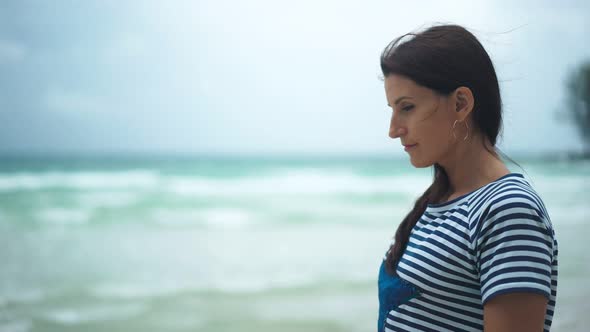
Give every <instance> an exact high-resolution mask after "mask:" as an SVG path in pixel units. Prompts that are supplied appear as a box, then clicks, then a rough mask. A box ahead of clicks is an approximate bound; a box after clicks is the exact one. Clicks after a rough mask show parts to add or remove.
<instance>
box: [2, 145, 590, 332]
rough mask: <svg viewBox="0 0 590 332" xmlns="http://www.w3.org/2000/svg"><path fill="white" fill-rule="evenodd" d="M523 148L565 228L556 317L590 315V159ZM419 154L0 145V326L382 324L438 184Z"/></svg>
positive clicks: (323, 327)
mask: <svg viewBox="0 0 590 332" xmlns="http://www.w3.org/2000/svg"><path fill="white" fill-rule="evenodd" d="M511 157H512V158H513V159H516V160H517V161H518V162H519V164H520V165H521V166H522V168H523V169H521V168H519V167H518V166H516V165H514V164H511V163H508V164H507V165H508V166H509V168H510V169H511V170H512V171H513V172H518V173H523V174H524V175H525V178H527V180H529V181H530V182H531V184H532V185H533V187H534V188H535V189H536V190H537V191H538V192H539V194H540V195H541V197H542V198H543V199H544V201H545V204H546V206H547V209H548V211H549V214H550V217H551V220H552V222H553V225H554V228H555V231H556V234H557V239H558V242H559V287H558V296H557V308H556V312H555V318H554V321H553V329H552V331H587V329H588V326H590V315H588V313H589V312H590V301H589V300H588V299H590V285H589V284H588V283H587V282H588V280H590V250H588V248H587V246H586V245H587V244H588V242H587V241H588V239H589V236H590V218H589V217H590V204H589V203H588V202H589V198H590V162H589V161H575V162H574V161H566V160H554V161H548V160H541V159H519V158H515V157H514V156H511ZM431 178H432V171H431V169H414V168H413V167H412V166H411V165H410V164H409V162H408V160H407V158H399V159H393V158H377V157H371V158H369V157H348V158H344V157H342V158H327V157H324V158H297V157H289V158H286V157H285V158H278V157H274V158H273V157H266V158H263V157H260V158H254V157H249V158H246V157H241V158H238V157H235V158H230V157H226V158H221V157H216V158H205V157H202V158H197V157H195V158H188V157H160V158H156V157H151V158H150V157H143V158H140V157H134V158H122V157H112V158H109V157H103V158H97V157H95V158H89V157H87V158H81V157H78V158H74V157H71V158H67V157H62V158H57V157H53V158H16V157H13V158H7V157H4V158H3V159H0V243H1V250H0V332H19V331H22V332H24V331H27V332H29V331H30V332H37V331H39V332H40V331H44V332H45V331H60V332H66V331H86V332H92V331H109V332H111V331H170V332H175V331H192V332H194V331H203V332H204V331H207V332H224V331H236V330H239V331H260V332H264V331H282V332H285V331H306V332H314V331H318V332H319V331H332V332H335V331H342V332H344V331H351V332H352V331H354V332H358V331H361V332H362V331H367V332H368V331H375V330H376V326H377V316H378V313H377V311H378V300H377V272H378V268H379V264H380V261H381V259H382V257H383V254H384V253H385V251H386V250H387V248H388V246H389V243H390V242H391V237H392V236H393V234H394V232H395V229H396V226H397V225H398V223H399V221H400V220H401V219H402V218H403V217H404V216H405V214H406V213H407V212H408V211H409V208H410V207H411V205H412V203H413V202H414V200H415V199H416V198H417V196H418V195H419V194H421V193H422V192H423V191H424V190H425V188H426V187H427V186H428V185H429V183H430V182H431Z"/></svg>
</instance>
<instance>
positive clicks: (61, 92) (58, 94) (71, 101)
mask: <svg viewBox="0 0 590 332" xmlns="http://www.w3.org/2000/svg"><path fill="white" fill-rule="evenodd" d="M43 103H44V105H43V106H44V107H43V108H45V109H47V110H49V111H52V112H57V113H64V114H73V115H76V114H79V115H84V114H88V113H100V112H104V111H105V107H104V102H103V101H102V100H101V99H100V98H98V97H96V96H93V95H90V94H86V93H83V92H77V91H67V90H65V89H61V88H51V89H49V90H48V91H47V92H46V94H45V98H44V99H43Z"/></svg>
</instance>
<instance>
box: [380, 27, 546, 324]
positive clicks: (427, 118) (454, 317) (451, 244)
mask: <svg viewBox="0 0 590 332" xmlns="http://www.w3.org/2000/svg"><path fill="white" fill-rule="evenodd" d="M381 69H382V71H383V75H384V81H385V93H386V97H387V102H388V105H389V106H390V107H391V108H392V109H393V113H392V117H391V123H390V129H389V136H390V137H391V138H399V139H400V141H401V144H402V145H404V146H405V150H406V151H407V153H408V154H409V157H410V161H411V163H412V165H414V166H415V167H428V166H431V165H432V166H433V171H434V179H433V183H432V184H431V185H430V187H428V188H427V189H426V191H425V192H424V194H423V195H422V196H421V197H420V198H418V199H417V200H416V203H415V205H414V207H413V209H412V210H411V211H410V212H409V213H408V215H407V216H406V217H405V218H404V219H403V221H402V222H401V224H400V225H399V227H398V229H397V231H396V233H395V238H394V241H393V242H392V245H391V247H390V248H389V250H388V251H387V253H386V255H385V258H384V259H383V262H382V265H381V269H380V273H379V283H378V284H379V301H380V311H379V320H378V330H379V331H380V332H381V331H482V330H485V331H486V332H490V331H502V332H509V331H518V332H526V331H535V332H538V331H542V330H544V331H549V329H550V327H551V321H552V318H553V312H554V308H555V299H556V294H557V293H556V291H557V241H556V239H555V233H554V231H553V226H552V224H551V221H550V219H549V215H548V213H547V211H546V209H545V206H544V204H543V201H542V200H541V198H540V197H539V195H538V194H537V193H536V192H535V190H534V189H533V188H532V187H531V185H530V184H529V183H528V182H527V181H526V180H525V179H524V177H523V175H522V174H519V173H511V172H510V171H509V170H508V168H507V167H506V166H505V164H504V163H503V162H502V160H501V159H500V158H499V157H498V150H497V149H496V148H495V145H496V139H497V137H498V133H499V132H500V128H501V125H502V103H501V99H500V90H499V86H498V79H497V77H496V73H495V71H494V67H493V64H492V62H491V60H490V58H489V56H488V54H487V52H486V51H485V49H484V48H483V46H482V45H481V44H480V43H479V41H478V40H477V39H476V38H475V36H473V34H471V33H470V32H469V31H467V30H466V29H464V28H463V27H460V26H456V25H441V26H434V27H431V28H429V29H427V30H425V31H423V32H421V33H411V34H407V35H404V36H402V37H400V38H398V39H396V40H394V41H393V42H392V43H391V44H390V45H389V46H388V47H386V49H385V50H384V51H383V54H382V56H381Z"/></svg>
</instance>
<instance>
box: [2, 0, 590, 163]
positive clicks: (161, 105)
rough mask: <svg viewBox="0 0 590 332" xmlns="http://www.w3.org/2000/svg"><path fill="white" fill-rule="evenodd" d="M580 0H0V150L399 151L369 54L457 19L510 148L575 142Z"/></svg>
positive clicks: (583, 20)
mask: <svg viewBox="0 0 590 332" xmlns="http://www.w3.org/2000/svg"><path fill="white" fill-rule="evenodd" d="M589 3H590V2H588V1H569V2H568V1H560V2H555V1H543V2H540V1H521V2H515V1H457V2H450V1H446V2H441V1H392V0H386V1H343V0H337V1H332V0H330V1H318V0H313V1H312V0H303V1H277V0H250V1H238V0H235V1H228V0H209V1H205V0H203V1H98V0H96V1H90V0H88V1H41V0H39V1H2V2H0V152H21V153H36V152H44V153H52V152H83V153H97V152H101V153H104V152H109V151H115V152H125V151H130V152H131V151H132V152H147V153H149V152H156V153H162V152H164V153H191V154H203V153H206V154H211V153H213V154H231V153H240V154H249V153H255V154H261V153H269V154H275V153H280V154H289V153H298V154H299V153H303V154H307V153H309V154H324V153H331V154H341V153H345V154H350V153H360V154H367V153H371V154H372V153H378V154H386V155H389V154H391V155H401V154H403V153H404V152H403V150H402V148H401V147H400V143H399V140H395V141H393V140H391V139H389V138H388V137H387V132H388V125H389V116H390V109H388V107H387V106H386V100H385V95H384V91H383V82H382V81H381V80H380V79H379V77H380V69H379V55H380V52H381V51H382V49H383V48H384V47H385V45H387V43H388V42H389V41H391V40H392V39H393V38H394V37H396V36H398V35H400V34H403V33H406V32H408V31H411V30H416V29H418V28H420V27H425V26H429V25H431V24H433V23H435V22H446V23H456V24H461V25H464V26H466V27H467V28H469V29H470V30H471V31H472V32H474V33H475V34H476V36H477V37H479V38H480V40H481V42H482V43H483V44H484V47H486V48H487V50H488V51H489V53H490V55H491V57H492V60H493V61H494V64H495V65H496V68H497V71H498V76H499V79H500V85H501V90H502V96H503V99H504V106H505V108H504V111H505V113H504V116H505V120H504V125H505V131H504V138H503V140H502V141H501V142H500V147H501V148H502V149H503V150H504V151H508V152H509V153H510V152H520V151H526V152H548V151H563V150H576V149H580V148H581V146H582V145H581V141H580V139H579V138H578V135H577V133H576V131H575V130H574V127H573V126H572V125H571V124H569V123H567V122H566V121H565V120H564V117H563V116H562V115H556V114H558V112H559V111H564V110H565V107H566V104H565V89H564V80H565V79H566V77H567V74H568V72H569V71H571V70H572V69H573V68H575V66H576V65H579V64H580V63H581V62H582V61H583V60H585V59H589V58H590V47H589V46H588V45H589V44H588V35H590V23H589V22H590V5H589Z"/></svg>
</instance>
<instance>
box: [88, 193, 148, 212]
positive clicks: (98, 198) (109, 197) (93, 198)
mask: <svg viewBox="0 0 590 332" xmlns="http://www.w3.org/2000/svg"><path fill="white" fill-rule="evenodd" d="M76 199H77V201H78V203H79V205H81V206H84V207H89V208H96V207H115V208H117V207H126V206H130V205H132V204H135V203H136V202H138V201H139V199H140V195H139V194H138V193H134V192H129V191H98V192H96V191H86V192H80V193H78V194H77V195H76Z"/></svg>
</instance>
